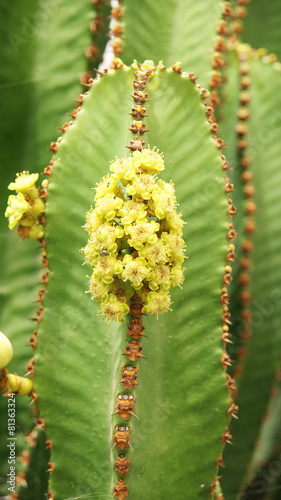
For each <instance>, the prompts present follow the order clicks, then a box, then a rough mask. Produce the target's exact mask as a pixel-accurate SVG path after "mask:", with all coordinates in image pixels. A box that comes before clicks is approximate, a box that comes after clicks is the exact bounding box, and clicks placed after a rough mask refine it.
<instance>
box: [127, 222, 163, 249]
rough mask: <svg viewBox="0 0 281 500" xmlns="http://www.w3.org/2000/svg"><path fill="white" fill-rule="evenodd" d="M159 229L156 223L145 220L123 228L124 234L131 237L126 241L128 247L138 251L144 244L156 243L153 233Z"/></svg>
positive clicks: (155, 236)
mask: <svg viewBox="0 0 281 500" xmlns="http://www.w3.org/2000/svg"><path fill="white" fill-rule="evenodd" d="M159 227H160V226H159V224H158V222H154V221H152V222H147V221H146V219H141V220H140V221H138V222H137V223H135V224H130V225H129V226H125V233H126V234H127V235H129V236H130V237H131V238H130V239H128V243H129V245H131V247H134V248H135V249H136V250H140V249H141V248H143V245H144V243H146V242H148V243H151V244H153V243H156V241H157V235H156V234H155V233H156V232H157V231H158V230H159Z"/></svg>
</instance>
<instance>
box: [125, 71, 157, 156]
mask: <svg viewBox="0 0 281 500" xmlns="http://www.w3.org/2000/svg"><path fill="white" fill-rule="evenodd" d="M154 69H155V68H154V67H151V68H149V69H148V68H146V67H144V66H142V65H140V66H139V68H138V69H137V71H136V72H135V73H134V77H135V79H134V83H133V87H134V93H133V95H132V98H133V100H134V105H133V107H132V110H131V113H130V115H131V116H132V117H133V118H135V119H134V120H133V122H132V123H131V126H130V128H129V130H130V132H132V134H133V135H134V137H133V139H131V141H130V146H126V147H127V148H128V149H130V150H131V151H142V150H143V149H144V146H145V142H144V140H143V139H142V136H143V135H144V134H145V132H149V131H148V130H147V129H146V126H145V123H144V122H143V121H142V119H143V118H144V117H145V116H148V115H147V114H146V107H144V105H145V103H146V102H147V101H148V100H149V99H147V92H145V90H146V82H147V79H148V78H149V76H150V75H151V73H152V72H153V70H154Z"/></svg>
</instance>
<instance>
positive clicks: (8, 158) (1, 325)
mask: <svg viewBox="0 0 281 500" xmlns="http://www.w3.org/2000/svg"><path fill="white" fill-rule="evenodd" d="M0 11H1V16H0V37H1V66H0V101H1V110H0V115H1V120H0V175H1V183H0V261H1V265H0V330H1V331H3V333H5V334H6V335H7V337H9V339H10V340H11V342H12V344H13V348H14V358H13V360H12V362H11V363H10V364H9V369H10V371H14V372H15V371H16V372H17V373H18V374H20V375H21V374H22V373H23V372H24V371H25V365H26V364H27V362H28V360H29V358H30V357H31V353H32V351H31V348H30V347H27V346H26V345H27V343H28V339H29V337H30V336H31V333H32V331H33V324H32V323H31V321H30V320H29V319H28V318H31V317H34V315H35V313H36V310H37V308H38V307H37V304H34V303H32V302H33V301H34V300H36V299H37V287H36V285H35V284H36V282H38V281H39V279H40V278H39V276H40V274H39V273H38V270H39V267H40V260H39V259H40V254H39V252H38V250H36V247H37V246H38V245H37V243H36V242H34V241H33V242H31V241H28V242H27V245H24V244H19V242H18V236H17V234H16V233H15V232H14V233H13V234H12V233H11V232H10V230H9V229H8V221H7V219H5V218H4V212H5V208H6V203H7V198H8V195H9V194H11V192H9V191H8V189H7V185H8V183H9V182H11V181H12V180H14V177H15V174H16V172H18V171H19V170H24V169H28V168H30V167H29V165H30V162H31V160H32V152H31V149H30V146H31V143H32V140H30V139H31V134H30V131H31V120H30V115H29V113H28V111H27V103H31V102H32V96H33V92H34V88H33V82H32V63H33V54H34V39H33V38H31V39H28V38H26V37H24V26H25V24H24V23H23V22H20V23H19V19H22V18H23V17H24V18H25V19H26V22H29V21H30V20H31V19H32V16H33V14H34V13H36V2H35V1H33V0H32V1H28V2H24V3H23V2H20V1H15V2H14V4H13V8H11V6H10V5H8V4H7V2H5V1H3V0H1V1H0ZM11 61H13V62H12V63H11ZM15 68H16V70H15ZM28 404H29V401H28V400H27V399H24V398H18V400H17V402H16V425H17V430H16V437H17V446H16V453H17V456H18V455H19V454H20V453H21V451H22V449H23V447H24V446H25V444H26V443H25V440H24V434H25V433H26V432H27V431H28V430H29V428H30V426H31V425H32V421H31V411H30V408H29V407H28ZM7 419H8V401H7V398H3V397H0V436H1V437H0V471H1V476H0V495H6V494H7V493H8V489H7V488H8V485H7V476H6V474H7V473H8V472H9V464H8V456H9V453H8V450H9V449H8V448H7V446H6V445H7V442H8V441H7V437H9V436H8V429H7V423H8V421H7ZM18 470H19V464H18V463H17V471H18Z"/></svg>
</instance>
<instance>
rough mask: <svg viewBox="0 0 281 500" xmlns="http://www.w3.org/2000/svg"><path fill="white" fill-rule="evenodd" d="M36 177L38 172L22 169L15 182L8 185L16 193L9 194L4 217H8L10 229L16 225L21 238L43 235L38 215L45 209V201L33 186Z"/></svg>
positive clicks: (40, 236) (38, 237) (33, 237)
mask: <svg viewBox="0 0 281 500" xmlns="http://www.w3.org/2000/svg"><path fill="white" fill-rule="evenodd" d="M38 177H39V174H30V173H29V172H26V171H24V172H21V173H20V174H17V176H16V180H15V182H11V183H10V184H9V186H8V189H10V190H11V191H16V193H17V194H16V195H14V194H11V195H10V196H9V198H8V206H7V208H6V212H5V217H8V219H9V228H10V229H13V228H14V227H15V226H18V234H19V235H20V237H21V238H22V239H24V238H32V239H41V238H43V236H44V228H43V225H42V224H41V223H40V217H41V216H42V215H43V213H44V211H45V203H44V201H43V200H42V199H41V198H40V194H39V190H38V188H37V187H36V186H35V183H36V181H37V179H38Z"/></svg>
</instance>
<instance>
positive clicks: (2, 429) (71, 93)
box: [0, 0, 93, 500]
mask: <svg viewBox="0 0 281 500" xmlns="http://www.w3.org/2000/svg"><path fill="white" fill-rule="evenodd" d="M0 10H1V16H0V19H1V20H0V36H1V47H2V49H1V68H0V98H1V124H0V132H1V134H0V135H1V149H0V157H1V167H0V168H1V184H0V189H1V196H0V208H1V217H0V219H1V220H0V228H1V229H0V237H1V241H0V256H1V278H0V280H1V286H0V299H1V308H0V309H1V324H0V329H1V330H2V331H3V332H4V333H5V334H6V335H7V336H8V337H9V338H10V340H11V341H12V344H13V347H14V353H15V354H14V358H13V361H12V362H11V364H10V365H9V370H10V371H11V372H12V371H14V372H17V373H18V374H22V373H23V372H24V371H25V365H26V364H27V362H28V360H29V359H30V357H31V356H32V350H31V348H30V347H26V346H27V344H28V340H29V338H30V336H31V334H32V332H33V330H34V329H35V328H36V323H32V322H31V321H30V320H29V319H28V318H31V317H35V315H36V310H37V309H38V308H39V305H40V304H39V305H38V304H34V303H33V302H34V301H35V300H37V299H38V294H37V291H38V289H39V286H38V285H37V284H38V282H39V281H40V280H41V276H42V274H43V270H42V269H41V270H40V268H41V263H40V251H39V250H36V248H37V247H38V244H37V242H36V241H25V242H23V243H21V244H19V242H18V237H17V235H16V232H15V230H14V231H13V233H11V232H10V230H9V229H8V221H7V219H5V218H4V211H5V207H6V203H7V198H8V195H9V194H11V192H9V191H8V190H7V185H8V184H9V182H11V181H12V180H14V178H15V174H16V172H20V171H22V170H29V171H34V170H35V171H39V172H40V171H42V170H43V168H44V166H45V165H46V164H47V163H48V161H49V159H50V157H51V154H50V153H49V152H47V147H48V146H49V145H50V142H51V140H53V139H55V138H56V137H57V135H58V131H57V128H56V127H57V126H59V125H62V123H63V122H64V121H66V119H67V116H66V112H67V111H69V110H71V106H72V99H74V98H77V97H78V95H79V91H81V86H80V83H79V75H80V73H82V72H83V71H85V69H86V64H87V62H86V58H85V57H84V58H83V54H84V50H85V48H86V46H87V45H89V44H90V40H91V35H90V31H89V22H90V19H91V16H92V15H93V7H92V5H91V2H89V1H88V0H84V1H82V2H78V3H76V4H75V3H69V2H45V3H44V2H41V3H40V4H39V2H37V1H35V0H28V1H25V2H19V1H15V2H13V5H9V4H8V3H7V2H5V1H3V0H1V1H0ZM40 180H42V177H41V179H40ZM28 404H29V400H28V399H27V398H18V399H17V437H18V440H17V455H19V454H20V453H21V451H22V448H23V446H26V443H25V440H24V438H23V436H24V434H25V433H26V432H27V431H28V430H30V429H31V428H32V426H33V425H34V423H33V420H32V418H31V410H30V407H29V406H28ZM0 405H1V411H0V414H1V417H0V433H1V436H2V438H3V443H1V446H0V454H1V455H0V457H1V458H0V460H1V464H0V468H1V473H2V476H1V483H3V494H7V484H6V480H7V477H6V472H7V471H8V469H7V467H8V465H7V448H6V446H4V445H3V446H2V444H6V437H7V400H6V399H4V398H1V399H0ZM33 463H34V462H33ZM36 466H37V467H38V462H37V463H36ZM20 469H21V466H20V464H19V463H17V472H18V471H19V470H20ZM36 488H37V489H35V490H33V489H30V490H29V495H30V497H32V498H33V500H35V498H36V500H39V498H40V499H41V498H42V494H43V493H42V492H41V493H38V491H39V490H38V485H37V486H36ZM37 494H38V496H37ZM40 495H41V496H40Z"/></svg>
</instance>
